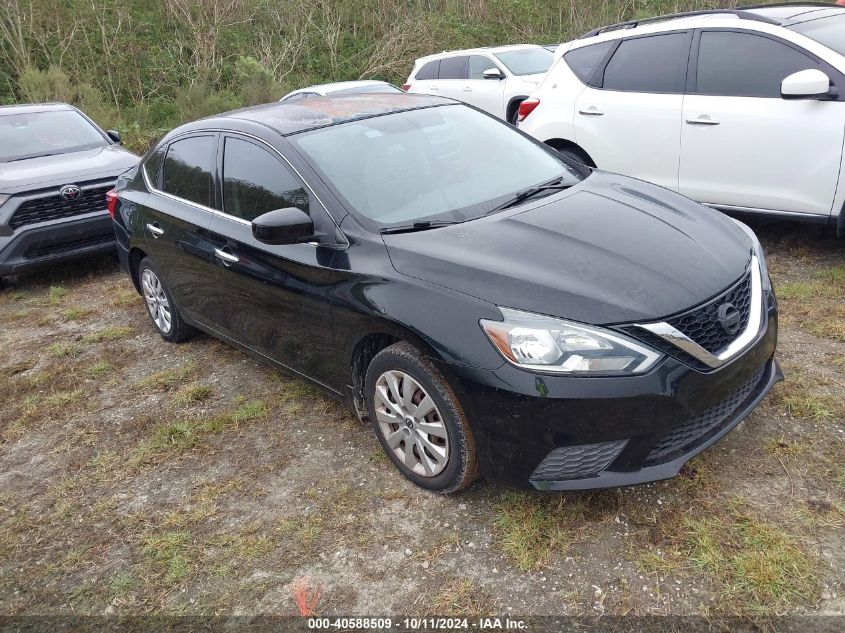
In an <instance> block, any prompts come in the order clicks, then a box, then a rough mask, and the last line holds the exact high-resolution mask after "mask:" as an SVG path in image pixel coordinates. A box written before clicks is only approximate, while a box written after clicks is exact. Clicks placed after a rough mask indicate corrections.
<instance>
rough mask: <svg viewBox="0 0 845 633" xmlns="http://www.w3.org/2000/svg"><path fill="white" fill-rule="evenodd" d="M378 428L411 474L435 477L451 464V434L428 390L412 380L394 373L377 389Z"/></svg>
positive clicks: (380, 380)
mask: <svg viewBox="0 0 845 633" xmlns="http://www.w3.org/2000/svg"><path fill="white" fill-rule="evenodd" d="M374 402H375V410H376V419H377V421H378V427H379V430H380V431H381V433H382V435H383V436H384V439H385V442H386V443H387V445H388V446H389V447H390V450H392V451H393V453H394V455H396V457H397V458H398V459H399V461H400V462H401V463H402V464H404V465H405V467H406V468H407V469H408V470H410V471H411V472H413V473H415V474H417V475H421V476H423V477H434V476H436V475H438V474H440V473H441V472H443V469H444V468H446V464H447V463H448V461H449V434H448V432H447V430H446V425H445V424H444V422H443V418H442V416H441V415H440V411H439V410H438V409H437V405H436V404H435V403H434V400H432V398H431V396H429V394H428V393H427V392H426V390H425V389H424V388H423V387H422V385H420V383H419V382H417V381H416V380H415V379H414V378H413V377H412V376H410V375H409V374H406V373H405V372H402V371H397V370H391V371H386V372H384V373H383V374H382V375H381V376H379V378H378V380H377V381H376V386H375V400H374Z"/></svg>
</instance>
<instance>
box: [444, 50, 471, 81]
mask: <svg viewBox="0 0 845 633" xmlns="http://www.w3.org/2000/svg"><path fill="white" fill-rule="evenodd" d="M466 77H467V58H466V55H460V56H458V57H447V58H445V59H441V60H440V75H439V78H440V79H466Z"/></svg>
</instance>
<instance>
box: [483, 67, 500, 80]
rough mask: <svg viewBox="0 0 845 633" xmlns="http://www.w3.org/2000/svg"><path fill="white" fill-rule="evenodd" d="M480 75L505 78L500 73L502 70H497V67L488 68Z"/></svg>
mask: <svg viewBox="0 0 845 633" xmlns="http://www.w3.org/2000/svg"><path fill="white" fill-rule="evenodd" d="M481 76H482V77H484V78H485V79H504V78H505V76H504V75H503V74H502V71H501V70H499V69H498V68H488V69H487V70H485V71H484V72H483V73H481Z"/></svg>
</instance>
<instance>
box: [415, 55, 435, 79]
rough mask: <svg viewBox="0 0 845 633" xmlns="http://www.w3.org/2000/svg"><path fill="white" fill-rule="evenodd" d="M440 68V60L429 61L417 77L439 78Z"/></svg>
mask: <svg viewBox="0 0 845 633" xmlns="http://www.w3.org/2000/svg"><path fill="white" fill-rule="evenodd" d="M439 69H440V60H439V59H438V60H435V61H433V62H428V63H427V64H426V65H425V66H423V67H422V68H420V70H419V72H418V73H417V76H416V77H415V79H437V73H438V72H439Z"/></svg>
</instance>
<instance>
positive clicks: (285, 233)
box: [252, 207, 316, 245]
mask: <svg viewBox="0 0 845 633" xmlns="http://www.w3.org/2000/svg"><path fill="white" fill-rule="evenodd" d="M252 235H253V237H255V239H257V240H258V241H259V242H262V243H264V244H274V245H280V244H299V243H300V242H308V241H311V240H313V239H316V236H315V235H314V223H313V222H312V221H311V218H309V217H308V214H307V213H305V212H304V211H302V210H300V209H297V208H296V207H287V208H285V209H276V210H275V211H268V212H267V213H265V214H264V215H260V216H258V217H257V218H255V219H254V220H253V221H252Z"/></svg>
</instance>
